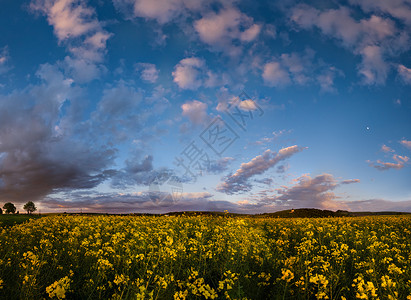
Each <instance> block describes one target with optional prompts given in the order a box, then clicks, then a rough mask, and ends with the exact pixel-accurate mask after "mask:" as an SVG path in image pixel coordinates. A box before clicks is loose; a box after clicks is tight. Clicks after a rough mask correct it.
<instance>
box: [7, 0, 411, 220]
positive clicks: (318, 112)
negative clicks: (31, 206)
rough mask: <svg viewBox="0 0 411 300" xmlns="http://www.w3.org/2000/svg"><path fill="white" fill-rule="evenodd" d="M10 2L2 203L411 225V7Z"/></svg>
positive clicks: (375, 0) (373, 2)
mask: <svg viewBox="0 0 411 300" xmlns="http://www.w3.org/2000/svg"><path fill="white" fill-rule="evenodd" d="M0 6H1V9H0V206H1V207H2V206H3V204H4V203H5V202H8V201H10V202H13V203H14V204H15V205H16V206H17V210H20V211H22V210H23V209H22V206H23V205H24V203H26V202H27V201H33V202H35V204H36V205H37V207H38V209H39V210H40V211H41V212H53V211H61V212H63V211H66V212H78V211H83V212H88V211H89V212H109V213H110V212H111V213H128V212H130V213H131V212H153V213H154V212H169V211H179V210H218V211H223V210H229V211H230V212H239V213H261V212H273V211H277V210H283V209H291V208H302V207H307V208H311V207H312V208H321V209H331V210H337V209H345V210H352V211H359V210H370V211H379V210H397V211H411V160H410V159H409V158H410V157H411V55H410V54H411V4H410V2H409V1H407V0H393V1H385V0H362V1H360V0H348V1H341V2H338V1H320V0H318V1H307V2H300V1H292V0H287V1H251V0H250V1H234V0H217V1H208V0H198V1H189V0H157V1H154V0H112V1H109V0H107V1H103V0H91V1H86V0H33V1H15V0H3V1H1V4H0Z"/></svg>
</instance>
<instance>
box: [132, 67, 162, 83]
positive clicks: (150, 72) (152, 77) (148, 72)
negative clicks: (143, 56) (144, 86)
mask: <svg viewBox="0 0 411 300" xmlns="http://www.w3.org/2000/svg"><path fill="white" fill-rule="evenodd" d="M136 67H137V69H138V70H139V71H140V72H141V79H143V80H145V81H148V82H151V83H154V82H156V81H157V79H158V73H159V70H158V69H157V68H156V65H154V64H149V63H138V64H137V66H136Z"/></svg>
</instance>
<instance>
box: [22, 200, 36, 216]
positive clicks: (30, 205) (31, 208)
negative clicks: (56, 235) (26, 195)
mask: <svg viewBox="0 0 411 300" xmlns="http://www.w3.org/2000/svg"><path fill="white" fill-rule="evenodd" d="M23 209H24V210H27V213H28V214H31V213H32V212H35V211H36V210H37V207H36V206H35V205H34V203H33V202H32V201H29V202H27V203H26V204H24V206H23Z"/></svg>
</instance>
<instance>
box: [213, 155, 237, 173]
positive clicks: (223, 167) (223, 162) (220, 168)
mask: <svg viewBox="0 0 411 300" xmlns="http://www.w3.org/2000/svg"><path fill="white" fill-rule="evenodd" d="M233 160H234V158H232V157H222V158H220V159H218V160H216V161H212V162H211V163H210V166H209V168H208V172H209V173H211V174H221V173H223V172H225V171H227V170H228V167H229V166H230V163H231V162H232V161H233Z"/></svg>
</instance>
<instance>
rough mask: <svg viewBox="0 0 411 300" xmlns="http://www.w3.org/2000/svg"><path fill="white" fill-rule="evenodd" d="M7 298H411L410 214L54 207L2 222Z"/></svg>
mask: <svg viewBox="0 0 411 300" xmlns="http://www.w3.org/2000/svg"><path fill="white" fill-rule="evenodd" d="M0 230H1V233H0V298H2V299H43V298H46V299H48V298H54V299H64V298H66V299H217V298H219V299H355V298H357V299H411V269H410V268H411V217H410V216H373V217H355V218H351V217H347V218H321V219H313V218H311V219H310V218H308V219H300V218H296V219H281V218H251V217H228V216H168V217H167V216H160V217H154V216H151V217H150V216H138V217H137V216H69V215H63V216H55V215H54V216H46V217H42V218H39V219H32V220H29V221H27V222H25V223H22V224H19V225H14V226H3V227H0Z"/></svg>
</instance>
